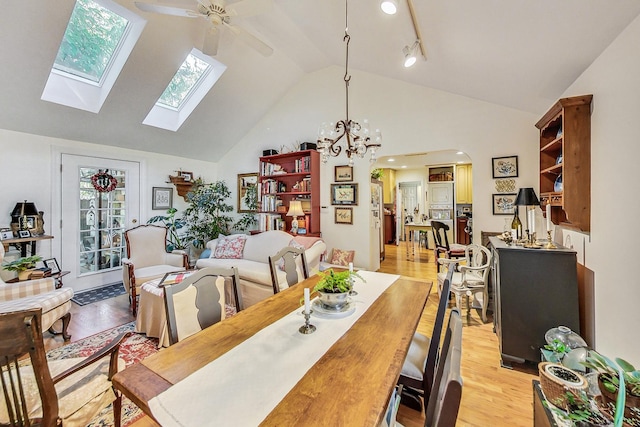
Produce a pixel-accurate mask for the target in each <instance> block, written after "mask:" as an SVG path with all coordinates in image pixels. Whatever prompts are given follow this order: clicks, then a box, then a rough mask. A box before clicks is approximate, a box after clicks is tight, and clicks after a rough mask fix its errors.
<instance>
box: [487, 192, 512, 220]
mask: <svg viewBox="0 0 640 427" xmlns="http://www.w3.org/2000/svg"><path fill="white" fill-rule="evenodd" d="M492 196H493V214H494V215H513V213H514V212H515V211H516V205H515V202H516V196H517V194H515V193H509V194H492Z"/></svg>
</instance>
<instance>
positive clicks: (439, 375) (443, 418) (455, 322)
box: [424, 309, 462, 427]
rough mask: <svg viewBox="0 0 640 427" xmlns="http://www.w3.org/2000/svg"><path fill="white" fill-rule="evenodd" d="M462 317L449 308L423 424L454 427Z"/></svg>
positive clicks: (459, 385)
mask: <svg viewBox="0 0 640 427" xmlns="http://www.w3.org/2000/svg"><path fill="white" fill-rule="evenodd" d="M461 357H462V319H461V318H460V312H459V311H458V310H457V309H453V310H451V314H450V315H449V325H448V327H447V332H446V334H445V337H444V341H443V343H442V357H441V359H440V361H439V362H438V370H437V372H436V377H435V379H434V382H433V388H432V393H431V396H430V397H429V403H428V404H427V411H426V417H425V423H424V425H425V427H454V426H455V425H456V420H457V419H458V411H459V409H460V400H461V399H462V377H461V376H460V359H461Z"/></svg>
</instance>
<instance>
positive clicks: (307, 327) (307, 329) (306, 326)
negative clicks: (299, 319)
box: [298, 310, 316, 335]
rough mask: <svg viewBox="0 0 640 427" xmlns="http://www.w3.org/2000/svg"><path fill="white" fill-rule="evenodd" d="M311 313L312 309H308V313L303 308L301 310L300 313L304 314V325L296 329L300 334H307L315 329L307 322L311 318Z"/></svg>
mask: <svg viewBox="0 0 640 427" xmlns="http://www.w3.org/2000/svg"><path fill="white" fill-rule="evenodd" d="M311 313H313V310H309V312H308V313H307V312H306V311H304V310H303V311H302V315H303V316H304V325H302V326H300V329H298V332H300V333H301V334H305V335H308V334H312V333H314V332H315V331H316V327H315V326H313V325H312V324H311V323H309V319H311Z"/></svg>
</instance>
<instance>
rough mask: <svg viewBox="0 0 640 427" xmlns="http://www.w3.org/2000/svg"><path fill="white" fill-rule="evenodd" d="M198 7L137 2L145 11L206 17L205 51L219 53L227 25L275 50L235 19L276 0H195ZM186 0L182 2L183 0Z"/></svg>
mask: <svg viewBox="0 0 640 427" xmlns="http://www.w3.org/2000/svg"><path fill="white" fill-rule="evenodd" d="M195 2H196V3H197V4H196V5H194V7H195V8H194V9H183V8H181V7H176V6H170V5H168V4H161V3H145V2H141V1H136V2H134V3H135V5H136V7H137V8H138V9H140V10H142V11H145V12H153V13H161V14H164V15H173V16H182V17H187V18H204V19H205V20H206V21H207V22H208V23H209V25H208V28H207V32H206V34H205V37H204V44H203V47H202V53H204V54H205V55H216V54H217V53H218V44H219V42H220V32H221V31H222V30H223V29H224V28H227V29H229V30H230V31H231V32H232V33H233V34H234V35H236V36H237V37H238V38H239V39H240V40H242V41H243V42H245V43H246V44H248V45H249V46H251V47H252V48H254V49H255V50H257V51H258V52H260V53H261V54H262V55H264V56H269V55H271V54H272V53H273V49H272V48H271V47H270V46H269V45H267V44H266V43H265V42H263V41H262V40H260V39H259V38H257V37H256V36H254V35H253V34H251V33H249V32H248V31H247V30H245V29H244V28H242V27H240V26H238V25H234V24H233V19H235V18H244V17H247V16H255V15H259V14H261V13H264V12H266V11H267V10H269V9H270V8H271V6H272V0H241V1H238V2H235V3H231V4H229V5H226V4H225V1H224V0H195ZM183 3H184V2H182V4H183Z"/></svg>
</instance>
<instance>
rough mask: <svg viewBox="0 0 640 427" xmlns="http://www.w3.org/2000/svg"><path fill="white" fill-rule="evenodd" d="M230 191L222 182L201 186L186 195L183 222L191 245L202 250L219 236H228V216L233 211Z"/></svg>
mask: <svg viewBox="0 0 640 427" xmlns="http://www.w3.org/2000/svg"><path fill="white" fill-rule="evenodd" d="M230 196H231V191H229V187H227V184H226V183H225V182H224V181H216V182H214V183H212V184H203V185H199V186H197V187H195V188H194V189H193V191H190V192H189V193H187V201H188V202H189V207H188V208H187V209H186V210H185V211H184V218H183V219H184V221H185V222H186V224H187V226H188V227H189V235H190V236H192V237H193V245H194V246H195V247H197V248H203V247H204V245H205V244H206V243H207V242H208V241H209V240H213V239H215V238H217V237H218V236H219V235H220V234H229V231H230V229H231V224H233V218H232V217H230V216H229V215H228V213H229V212H231V211H232V210H233V206H231V205H230V204H229V201H228V200H229V197H230Z"/></svg>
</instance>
